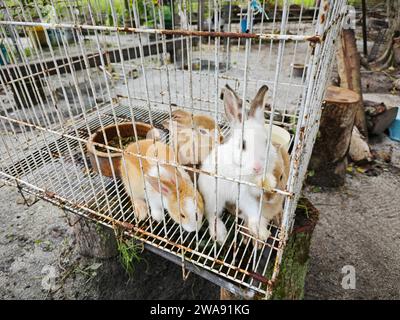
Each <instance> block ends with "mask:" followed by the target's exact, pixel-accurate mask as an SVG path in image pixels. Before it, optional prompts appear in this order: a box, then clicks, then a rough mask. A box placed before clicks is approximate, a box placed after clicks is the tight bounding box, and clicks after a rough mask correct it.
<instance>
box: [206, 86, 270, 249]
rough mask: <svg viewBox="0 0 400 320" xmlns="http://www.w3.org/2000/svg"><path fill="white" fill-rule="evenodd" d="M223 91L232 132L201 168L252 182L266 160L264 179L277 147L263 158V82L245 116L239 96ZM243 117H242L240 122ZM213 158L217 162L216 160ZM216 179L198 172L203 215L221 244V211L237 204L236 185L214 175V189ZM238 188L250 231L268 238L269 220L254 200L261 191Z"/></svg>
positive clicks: (265, 137)
mask: <svg viewBox="0 0 400 320" xmlns="http://www.w3.org/2000/svg"><path fill="white" fill-rule="evenodd" d="M223 90H224V92H223V99H224V107H225V113H226V116H227V118H228V119H229V121H230V126H231V134H230V136H229V138H228V139H227V140H226V141H224V143H223V144H221V145H216V147H215V148H214V149H213V150H212V152H211V153H210V154H209V155H208V157H207V158H206V159H205V160H204V161H203V163H202V166H201V169H202V170H203V171H206V172H210V173H211V174H218V175H221V176H223V177H227V178H234V179H241V180H242V181H243V180H244V181H247V182H252V183H254V181H255V180H256V178H257V177H259V176H260V175H262V174H263V172H264V163H265V162H266V160H268V167H267V172H266V173H267V176H266V179H265V180H266V181H267V180H268V178H269V177H271V176H272V175H273V174H272V172H273V167H274V165H273V164H274V163H275V161H276V158H277V150H276V148H275V147H274V146H273V145H271V147H270V152H269V156H268V159H266V156H267V155H266V150H267V143H268V140H269V139H268V130H267V128H266V127H265V119H264V108H265V104H266V98H267V92H268V87H267V86H265V85H264V86H262V87H261V88H260V89H259V91H258V92H257V95H256V96H255V98H254V99H253V101H252V102H251V105H250V111H249V113H248V116H247V118H246V114H245V110H244V108H242V100H241V99H240V98H239V97H238V95H237V94H236V93H235V92H234V91H233V90H232V89H231V88H230V87H229V86H228V85H226V86H225V88H224V89H223ZM243 116H244V117H245V120H244V122H243V124H242V117H243ZM242 125H243V131H242ZM242 135H243V139H242ZM216 156H217V157H216ZM216 158H217V159H218V162H216V161H215V159H216ZM215 180H216V179H215V178H214V177H213V176H212V175H208V174H204V173H201V174H200V175H199V179H198V185H199V190H200V192H201V194H202V195H203V198H204V201H205V203H204V207H205V215H206V217H207V220H208V223H209V231H210V235H211V237H212V238H215V239H216V241H217V242H219V243H221V244H222V243H223V242H224V240H225V238H226V236H227V230H226V227H225V225H224V223H223V221H222V220H221V214H222V211H223V209H224V207H225V205H226V203H236V200H237V199H236V198H237V194H238V192H237V191H238V189H237V188H238V184H237V183H236V182H233V181H231V180H227V179H222V178H217V181H218V191H217V192H216V181H215ZM273 183H274V182H273V181H271V182H269V184H273ZM239 188H240V196H239V199H238V200H239V210H240V212H241V217H242V218H243V219H244V220H245V222H246V225H247V226H248V228H249V232H250V233H251V234H252V235H254V236H256V237H257V238H259V239H260V240H263V241H264V240H267V239H268V237H269V236H270V231H269V230H268V229H267V226H268V221H267V219H265V218H264V216H263V215H262V214H260V210H259V199H258V200H257V195H258V196H259V195H260V192H261V191H260V188H257V187H252V186H249V185H247V184H243V183H240V186H239ZM217 199H218V200H217Z"/></svg>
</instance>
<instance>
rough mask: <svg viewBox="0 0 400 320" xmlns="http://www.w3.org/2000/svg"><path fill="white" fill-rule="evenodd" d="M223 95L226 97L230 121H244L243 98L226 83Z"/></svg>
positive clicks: (225, 101)
mask: <svg viewBox="0 0 400 320" xmlns="http://www.w3.org/2000/svg"><path fill="white" fill-rule="evenodd" d="M222 95H223V99H224V107H225V114H226V116H227V117H228V120H229V122H241V121H242V99H240V98H239V97H238V95H237V94H236V93H235V91H233V89H232V88H231V87H230V86H228V85H225V88H223V89H222Z"/></svg>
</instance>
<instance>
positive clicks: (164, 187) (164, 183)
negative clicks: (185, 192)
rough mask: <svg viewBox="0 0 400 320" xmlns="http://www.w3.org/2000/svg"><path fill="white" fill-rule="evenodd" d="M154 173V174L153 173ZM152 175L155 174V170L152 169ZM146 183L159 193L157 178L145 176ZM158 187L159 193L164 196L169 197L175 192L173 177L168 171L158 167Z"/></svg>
mask: <svg viewBox="0 0 400 320" xmlns="http://www.w3.org/2000/svg"><path fill="white" fill-rule="evenodd" d="M153 171H154V172H153ZM151 172H152V173H155V174H157V173H156V172H157V169H156V168H153V169H152V170H151ZM145 179H146V181H148V182H149V183H150V185H151V186H152V187H153V189H154V190H156V191H159V190H160V188H159V185H158V177H157V176H154V175H146V176H145ZM160 185H161V193H162V194H163V195H164V196H170V195H172V194H173V193H174V192H175V185H176V182H175V177H174V176H173V175H171V174H170V172H169V170H166V168H165V167H163V166H160Z"/></svg>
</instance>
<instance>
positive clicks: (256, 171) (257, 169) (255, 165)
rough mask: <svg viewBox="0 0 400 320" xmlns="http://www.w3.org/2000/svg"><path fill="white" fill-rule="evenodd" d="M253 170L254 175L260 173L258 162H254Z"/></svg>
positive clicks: (260, 166)
mask: <svg viewBox="0 0 400 320" xmlns="http://www.w3.org/2000/svg"><path fill="white" fill-rule="evenodd" d="M253 170H254V172H255V173H257V174H259V173H261V171H262V165H261V163H259V162H256V163H255V164H254V166H253Z"/></svg>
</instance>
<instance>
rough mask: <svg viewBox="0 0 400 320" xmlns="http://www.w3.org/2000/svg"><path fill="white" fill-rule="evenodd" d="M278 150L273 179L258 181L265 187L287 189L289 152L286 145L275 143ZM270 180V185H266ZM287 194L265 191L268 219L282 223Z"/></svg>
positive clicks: (265, 211)
mask: <svg viewBox="0 0 400 320" xmlns="http://www.w3.org/2000/svg"><path fill="white" fill-rule="evenodd" d="M274 145H275V147H276V149H277V150H278V153H277V154H278V156H277V158H276V161H275V166H274V169H273V172H272V175H273V177H274V178H273V179H271V177H270V178H269V179H262V181H260V180H259V181H258V182H257V184H258V185H259V186H263V187H264V188H265V189H270V190H271V189H273V188H275V189H279V190H285V188H286V184H287V181H288V178H289V165H290V158H289V153H288V151H287V150H286V148H285V147H284V146H281V145H278V144H274ZM266 181H268V184H269V185H266ZM271 184H272V185H271ZM284 199H285V196H284V195H282V194H279V193H276V192H268V191H265V192H264V195H263V201H262V205H263V207H262V214H263V216H264V218H265V219H267V220H268V221H271V220H274V222H275V224H276V225H280V223H281V219H282V210H283V201H284Z"/></svg>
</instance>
